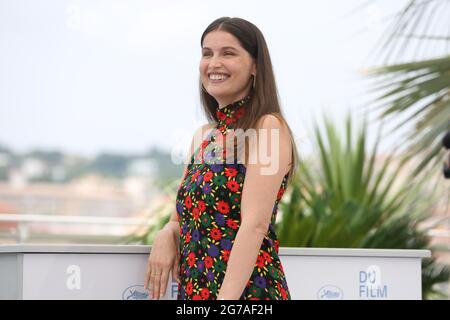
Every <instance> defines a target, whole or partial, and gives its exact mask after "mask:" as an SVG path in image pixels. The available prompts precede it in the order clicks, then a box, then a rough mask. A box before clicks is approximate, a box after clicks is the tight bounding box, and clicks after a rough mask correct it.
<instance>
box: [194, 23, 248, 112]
mask: <svg viewBox="0 0 450 320" xmlns="http://www.w3.org/2000/svg"><path fill="white" fill-rule="evenodd" d="M199 69H200V77H201V81H202V83H203V86H204V87H205V89H206V91H207V92H208V93H209V94H210V95H211V96H213V97H214V98H215V99H216V100H217V102H218V103H219V107H223V106H226V105H228V104H230V103H232V102H234V101H237V100H240V99H242V98H244V97H245V96H246V95H247V94H248V93H249V91H250V88H251V87H252V82H253V78H252V75H255V74H256V65H255V63H254V61H253V58H252V57H251V56H250V54H249V53H248V52H247V51H246V50H245V49H244V48H243V47H241V45H240V43H239V41H238V39H237V38H236V37H235V36H233V35H232V34H230V33H228V32H225V31H220V30H216V31H212V32H210V33H208V34H207V35H206V36H205V37H204V39H203V47H202V58H201V60H200V68H199Z"/></svg>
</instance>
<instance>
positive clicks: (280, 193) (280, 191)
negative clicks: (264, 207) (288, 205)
mask: <svg viewBox="0 0 450 320" xmlns="http://www.w3.org/2000/svg"><path fill="white" fill-rule="evenodd" d="M283 193H284V188H283V187H281V188H280V190H278V194H277V199H278V200H279V199H281V197H282V196H283Z"/></svg>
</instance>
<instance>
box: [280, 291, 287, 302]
mask: <svg viewBox="0 0 450 320" xmlns="http://www.w3.org/2000/svg"><path fill="white" fill-rule="evenodd" d="M280 292H281V296H282V297H283V300H286V298H287V292H286V290H285V289H284V288H281V290H280Z"/></svg>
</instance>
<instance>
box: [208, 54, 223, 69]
mask: <svg viewBox="0 0 450 320" xmlns="http://www.w3.org/2000/svg"><path fill="white" fill-rule="evenodd" d="M221 64H222V60H221V59H220V57H218V56H213V57H211V59H210V60H209V66H210V67H215V66H220V65H221Z"/></svg>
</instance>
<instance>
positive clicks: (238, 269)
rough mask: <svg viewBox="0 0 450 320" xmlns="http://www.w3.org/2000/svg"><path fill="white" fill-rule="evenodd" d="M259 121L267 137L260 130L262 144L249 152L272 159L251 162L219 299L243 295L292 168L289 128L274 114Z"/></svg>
mask: <svg viewBox="0 0 450 320" xmlns="http://www.w3.org/2000/svg"><path fill="white" fill-rule="evenodd" d="M259 123H260V125H259V126H258V127H257V129H263V130H265V132H266V136H267V139H266V141H264V138H263V135H264V134H263V133H262V134H261V132H262V131H261V130H258V134H257V136H258V139H257V141H258V147H257V148H256V149H255V148H254V147H253V148H252V147H251V148H250V150H249V153H250V155H253V156H254V155H255V152H258V153H259V154H261V151H262V153H263V154H264V155H267V158H268V159H271V163H269V165H264V164H263V162H264V159H263V158H262V159H261V157H258V158H257V161H256V163H249V164H248V165H247V171H246V177H245V180H244V186H243V190H242V199H241V225H240V228H239V230H238V232H237V235H236V239H235V241H234V244H233V247H232V249H231V253H230V257H229V260H228V264H227V269H226V273H225V278H224V281H223V283H222V286H221V289H220V292H219V295H218V299H221V298H224V299H227V300H228V299H233V300H234V299H239V298H240V297H241V295H242V292H243V291H244V289H245V286H246V284H247V282H248V280H249V279H250V276H251V274H252V272H253V269H254V267H255V264H256V260H257V257H258V255H259V250H260V248H261V244H262V241H263V239H264V237H265V235H266V233H267V230H268V228H269V224H270V222H271V218H272V211H273V206H274V204H275V201H276V198H277V194H278V189H279V188H280V185H281V182H282V180H283V177H284V175H285V174H286V173H287V171H288V170H289V163H290V161H291V159H290V158H291V149H292V145H291V140H290V135H289V131H288V130H287V128H286V127H285V126H283V124H282V123H281V122H280V121H279V120H278V118H276V117H275V116H273V115H265V116H263V117H262V119H261V120H260V121H259ZM277 132H278V137H277V134H276V133H277ZM271 133H273V134H274V135H272V134H271ZM253 146H254V145H253ZM260 148H263V149H262V150H260ZM249 159H251V157H249ZM266 160H267V159H266ZM249 161H250V160H249Z"/></svg>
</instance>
